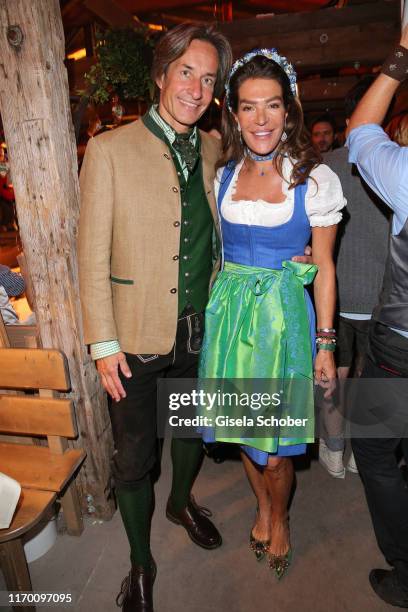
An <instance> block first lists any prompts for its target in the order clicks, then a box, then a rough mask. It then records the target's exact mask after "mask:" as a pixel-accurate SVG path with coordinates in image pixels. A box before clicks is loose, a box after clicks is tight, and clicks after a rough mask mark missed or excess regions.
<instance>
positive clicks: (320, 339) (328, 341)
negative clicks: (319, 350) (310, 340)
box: [316, 336, 337, 344]
mask: <svg viewBox="0 0 408 612" xmlns="http://www.w3.org/2000/svg"><path fill="white" fill-rule="evenodd" d="M322 342H325V343H326V344H336V342H337V338H336V336H332V337H328V336H317V338H316V344H321V343H322Z"/></svg>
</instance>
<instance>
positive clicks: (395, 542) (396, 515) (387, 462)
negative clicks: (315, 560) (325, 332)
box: [352, 357, 408, 600]
mask: <svg viewBox="0 0 408 612" xmlns="http://www.w3.org/2000/svg"><path fill="white" fill-rule="evenodd" d="M362 378H388V379H390V378H395V377H394V376H393V375H392V374H390V373H389V372H387V370H384V369H383V368H380V367H379V366H378V365H376V364H375V363H374V362H373V361H372V360H371V359H370V358H369V357H368V358H367V360H366V364H365V367H364V370H363V374H362ZM384 388H385V389H386V387H385V386H384ZM386 395H387V393H385V396H386ZM391 395H392V394H390V395H389V397H390V396H391ZM377 399H378V398H377ZM377 399H374V400H373V402H370V401H368V405H367V404H366V405H364V406H362V405H360V406H358V411H359V415H362V411H363V410H365V411H366V412H367V414H368V415H369V414H370V412H371V408H372V406H375V404H376V402H377ZM403 401H405V403H406V398H404V400H403ZM392 408H393V406H390V410H391V409H392ZM407 410H408V408H407ZM400 441H401V439H400V438H398V437H395V438H382V439H377V438H375V439H374V438H365V439H364V438H357V439H353V440H352V447H353V451H354V455H355V459H356V463H357V466H358V469H359V472H360V475H361V478H362V481H363V484H364V487H365V491H366V496H367V503H368V507H369V510H370V514H371V518H372V521H373V526H374V531H375V534H376V537H377V541H378V545H379V547H380V548H381V550H382V552H383V554H384V556H385V558H386V560H387V561H388V563H390V565H392V566H393V567H394V568H395V572H396V578H397V580H398V585H399V587H401V588H402V590H403V591H406V597H407V600H408V488H407V484H406V483H405V481H404V479H403V476H402V473H401V470H400V469H399V466H398V462H397V458H396V449H397V447H398V445H399V443H400ZM406 442H407V441H406V440H403V447H404V452H406ZM375 571H377V570H375ZM380 596H382V595H380ZM383 598H384V597H383Z"/></svg>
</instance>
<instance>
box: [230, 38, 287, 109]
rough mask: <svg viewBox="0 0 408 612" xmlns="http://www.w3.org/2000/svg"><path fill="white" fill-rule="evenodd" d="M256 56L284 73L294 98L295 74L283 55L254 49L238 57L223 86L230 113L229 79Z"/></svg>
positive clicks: (271, 50)
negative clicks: (274, 63)
mask: <svg viewBox="0 0 408 612" xmlns="http://www.w3.org/2000/svg"><path fill="white" fill-rule="evenodd" d="M257 55H262V56H263V57H267V58H268V59H270V60H273V61H274V62H276V63H277V64H278V65H279V66H280V67H281V68H282V69H283V70H284V71H285V73H286V75H287V77H288V79H289V83H290V89H291V91H292V93H293V95H294V96H296V93H297V92H296V72H295V69H294V68H293V66H292V64H291V63H290V62H289V61H288V60H287V58H286V57H285V56H284V55H279V53H278V51H277V50H276V49H275V48H273V49H254V50H253V51H249V53H245V55H244V56H243V57H240V58H239V59H237V61H236V62H234V64H233V66H232V68H231V72H230V73H229V77H228V79H227V82H226V84H225V93H226V102H227V107H228V109H229V110H230V111H232V108H231V104H230V99H229V98H230V81H231V77H232V76H233V75H234V74H235V73H236V71H237V70H238V68H241V66H244V65H245V64H247V63H248V62H250V61H251V59H253V58H254V57H256V56H257Z"/></svg>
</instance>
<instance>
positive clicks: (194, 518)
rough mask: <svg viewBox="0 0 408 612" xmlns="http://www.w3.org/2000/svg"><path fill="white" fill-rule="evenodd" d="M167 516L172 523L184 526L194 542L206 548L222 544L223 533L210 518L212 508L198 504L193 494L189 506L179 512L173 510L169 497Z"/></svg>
mask: <svg viewBox="0 0 408 612" xmlns="http://www.w3.org/2000/svg"><path fill="white" fill-rule="evenodd" d="M166 516H167V518H168V519H169V521H171V522H172V523H175V524H176V525H181V526H182V527H184V529H185V530H186V531H187V533H188V535H189V537H190V539H191V540H192V541H193V542H194V544H197V545H198V546H201V547H202V548H206V549H212V548H218V547H219V546H221V544H222V538H221V535H220V533H219V531H218V529H217V528H216V527H215V525H214V524H213V523H212V522H211V521H210V519H209V518H208V517H209V516H211V512H210V510H208V508H202V507H200V506H198V505H197V504H196V502H195V501H194V498H193V497H192V496H191V499H190V501H189V503H188V504H187V506H186V507H185V508H184V509H183V510H181V512H177V513H176V512H173V510H172V507H171V502H170V499H169V501H168V502H167V508H166Z"/></svg>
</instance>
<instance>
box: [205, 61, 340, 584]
mask: <svg viewBox="0 0 408 612" xmlns="http://www.w3.org/2000/svg"><path fill="white" fill-rule="evenodd" d="M222 144H223V157H222V159H221V161H220V162H219V166H220V168H219V171H218V174H217V179H216V192H217V199H218V209H219V216H220V225H221V233H222V243H223V244H222V246H223V259H224V267H223V269H222V271H221V272H220V274H219V275H218V278H217V280H216V282H215V284H214V287H213V289H212V292H211V296H210V301H209V304H208V307H207V311H206V333H205V338H204V344H203V350H202V356H201V365H200V378H201V379H214V378H217V379H234V378H235V379H254V378H255V379H256V378H257V379H260V378H268V379H280V380H285V381H289V380H293V379H301V380H302V381H305V380H306V381H308V382H309V383H310V385H309V390H308V391H307V392H306V393H302V394H301V395H300V397H299V393H297V394H296V392H295V393H294V395H293V397H292V404H291V407H290V409H288V410H289V412H288V414H291V415H292V416H293V410H295V411H296V410H297V414H299V410H300V411H301V413H302V415H303V416H305V417H307V418H309V420H310V421H311V422H313V408H314V407H313V356H314V347H315V329H314V328H315V317H314V312H313V307H312V304H311V301H310V298H309V295H308V293H307V292H306V290H305V289H304V285H305V284H307V283H309V282H311V280H312V279H313V276H314V274H315V272H316V267H315V266H310V265H306V264H300V263H295V262H294V261H291V259H292V258H293V257H295V256H297V255H303V252H304V248H305V246H306V245H307V244H308V242H309V239H310V233H312V248H313V260H314V262H315V264H316V265H317V268H318V272H317V274H316V277H315V280H314V297H315V303H316V311H317V328H318V334H317V338H316V343H317V347H318V349H319V350H318V353H317V356H316V359H315V363H314V375H315V379H316V381H317V382H319V383H321V384H323V385H324V384H327V381H330V380H331V379H334V378H335V375H336V372H335V364H334V359H333V350H334V348H335V341H336V338H335V331H334V329H333V317H334V309H335V299H336V291H335V269H334V264H333V260H332V252H333V246H334V241H335V235H336V224H337V223H338V222H339V221H340V219H341V213H339V209H341V208H342V207H343V206H344V198H343V194H342V191H341V186H340V182H339V180H338V178H337V176H336V175H335V174H334V173H333V172H332V171H331V170H330V169H329V168H328V167H327V166H324V165H320V164H319V161H320V159H319V157H318V154H316V153H315V152H314V150H313V148H312V147H311V145H310V143H309V141H308V138H307V136H306V133H305V130H304V124H303V114H302V109H301V106H300V103H299V100H298V98H297V96H296V75H295V73H294V70H293V68H292V66H291V65H290V64H289V63H288V62H287V60H286V58H284V57H281V56H280V55H278V53H277V52H276V50H274V49H271V50H268V49H261V50H257V51H252V52H250V53H248V54H246V55H245V56H244V57H243V58H241V59H240V60H238V61H237V62H236V63H235V64H234V66H233V68H232V70H231V73H230V77H229V80H228V82H227V85H226V100H225V106H224V109H223V125H222ZM303 388H304V387H303ZM299 403H301V407H299ZM295 404H298V406H297V407H296V406H295ZM281 414H282V415H285V413H284V412H282V413H281ZM296 436H297V437H296V438H295V439H294V438H291V437H290V436H288V435H286V436H282V435H281V436H275V437H273V438H269V439H268V438H263V439H260V438H259V439H255V438H254V439H248V438H245V439H242V438H241V443H242V459H243V463H244V467H245V470H246V473H247V476H248V478H249V481H250V484H251V486H252V489H253V491H254V493H255V495H256V497H257V501H258V508H257V514H256V519H255V523H254V525H253V528H252V531H251V535H250V545H251V548H252V550H253V551H254V553H255V556H256V558H257V559H258V560H261V559H262V558H264V557H265V555H268V558H269V564H270V567H271V568H272V569H273V570H274V571H275V573H276V575H277V577H278V578H280V577H281V576H283V574H284V573H285V571H286V570H287V568H288V567H289V564H290V558H291V547H290V538H289V526H288V501H289V495H290V492H291V488H292V484H293V464H292V460H291V458H290V457H291V456H293V455H298V454H302V453H305V451H306V442H312V441H314V438H313V434H310V431H309V432H308V433H307V434H305V435H304V436H303V437H302V436H299V435H298V434H296ZM204 438H205V439H206V441H213V440H215V439H217V440H219V439H225V437H224V438H223V437H222V436H217V430H215V431H212V432H211V434H210V433H209V432H208V431H206V432H204ZM226 441H228V439H227V440H226ZM229 441H230V442H231V441H232V440H231V439H230V440H229ZM233 441H234V442H236V441H237V440H236V439H234V440H233Z"/></svg>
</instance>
